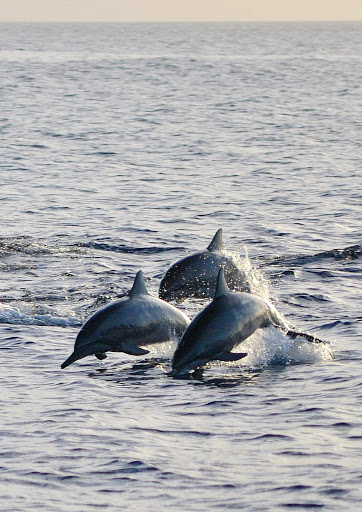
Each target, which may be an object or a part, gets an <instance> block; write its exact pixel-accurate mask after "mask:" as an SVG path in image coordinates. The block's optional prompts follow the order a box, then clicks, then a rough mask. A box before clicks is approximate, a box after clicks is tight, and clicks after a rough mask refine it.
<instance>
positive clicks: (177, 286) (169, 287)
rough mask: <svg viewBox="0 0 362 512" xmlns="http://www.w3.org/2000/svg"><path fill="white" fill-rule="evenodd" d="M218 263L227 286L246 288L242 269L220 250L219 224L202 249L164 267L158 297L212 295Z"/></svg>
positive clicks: (241, 289) (170, 298) (221, 244)
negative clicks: (212, 236) (167, 267)
mask: <svg viewBox="0 0 362 512" xmlns="http://www.w3.org/2000/svg"><path fill="white" fill-rule="evenodd" d="M221 267H222V268H224V271H225V279H226V282H227V283H228V286H229V287H230V288H231V289H233V290H238V291H249V290H250V287H249V284H248V282H247V279H246V276H245V273H244V272H243V271H242V270H241V269H239V268H238V267H237V265H236V264H235V263H234V262H233V261H232V259H231V258H230V257H229V256H228V255H227V253H226V252H225V250H224V245H223V240H222V228H220V229H219V230H218V231H217V232H216V234H215V236H214V238H213V239H212V241H211V243H210V244H209V246H208V247H207V249H206V250H205V251H201V252H197V253H194V254H191V255H190V256H186V257H185V258H182V259H181V260H179V261H177V262H176V263H175V264H174V265H172V266H171V267H170V268H169V269H168V270H167V272H166V275H165V276H164V278H163V279H162V281H161V284H160V290H159V297H160V298H161V299H163V300H178V301H181V300H184V299H186V298H188V297H197V298H205V297H206V298H207V297H212V296H213V294H214V290H215V286H216V280H217V275H218V272H219V270H220V268H221Z"/></svg>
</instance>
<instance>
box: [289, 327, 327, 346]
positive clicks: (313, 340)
mask: <svg viewBox="0 0 362 512" xmlns="http://www.w3.org/2000/svg"><path fill="white" fill-rule="evenodd" d="M286 334H287V336H289V337H290V338H291V339H292V340H294V339H295V338H296V337H297V336H301V337H302V338H305V339H306V340H307V341H310V342H311V343H328V342H327V341H324V340H321V339H319V338H316V337H315V336H313V335H312V334H307V333H306V332H297V331H291V330H290V329H288V331H287V332H286Z"/></svg>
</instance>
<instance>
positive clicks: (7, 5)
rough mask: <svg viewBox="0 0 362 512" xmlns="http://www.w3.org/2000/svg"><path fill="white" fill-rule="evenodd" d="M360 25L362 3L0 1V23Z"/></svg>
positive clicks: (334, 0)
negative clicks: (345, 22)
mask: <svg viewBox="0 0 362 512" xmlns="http://www.w3.org/2000/svg"><path fill="white" fill-rule="evenodd" d="M305 20H312V21H317V20H328V21H333V20H362V0H0V21H305Z"/></svg>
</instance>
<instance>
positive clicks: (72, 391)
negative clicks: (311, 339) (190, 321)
mask: <svg viewBox="0 0 362 512" xmlns="http://www.w3.org/2000/svg"><path fill="white" fill-rule="evenodd" d="M361 29H362V25H361V23H340V24H339V23H324V24H323V23H321V24H320V23H310V24H308V23H303V24H297V23H289V24H288V23H286V24H277V23H271V24H263V23H255V24H252V23H249V24H196V23H193V24H1V25H0V146H1V158H0V218H1V232H0V346H1V350H0V357H1V376H0V383H1V395H2V407H1V409H0V415H1V423H0V499H1V510H3V511H7V512H8V511H9V512H10V511H11V512H14V511H17V510H19V511H20V510H21V511H22V512H25V511H27V512H28V511H39V510H46V511H47V512H62V511H67V512H68V511H72V512H84V511H85V510H87V511H95V510H99V509H104V510H109V511H116V510H127V511H136V510H137V511H139V510H142V511H151V510H152V511H153V510H155V509H159V510H166V509H167V510H175V511H185V510H187V511H197V512H199V511H200V512H201V511H210V510H220V511H221V510H247V511H253V512H254V511H260V512H264V511H266V510H268V511H269V510H289V509H291V510H307V509H308V510H321V509H323V510H328V511H332V510H333V511H334V510H335V511H340V510H344V511H348V512H349V511H353V512H354V511H357V510H359V509H360V503H361V500H362V492H361V487H362V469H361V456H362V428H361V427H362V421H361V405H362V374H361V363H362V351H361V336H362V326H361V322H362V297H361V251H362V233H361V227H362V224H361V220H362V178H361V156H362V151H361V111H362V109H361V103H362V101H361V98H362V95H361V83H362V63H361V60H362V59H361V55H362V36H361V34H362V31H361ZM219 227H223V228H224V243H225V246H226V247H227V249H228V250H230V251H232V252H233V254H234V255H235V257H236V258H237V259H238V261H239V264H240V266H242V267H243V268H246V269H247V272H248V274H249V276H250V277H251V278H252V279H253V280H254V289H255V291H256V292H257V293H260V294H261V295H263V296H266V295H267V296H268V297H270V298H271V300H273V302H274V303H275V305H276V307H277V308H278V310H279V311H280V312H281V313H282V314H283V315H284V316H285V318H286V319H287V320H288V321H289V322H290V323H291V324H293V325H295V326H296V327H297V328H298V329H299V330H308V331H309V332H311V333H313V334H315V335H316V336H318V337H319V338H323V339H325V340H327V341H329V342H330V344H328V345H325V346H322V345H318V346H313V345H311V344H308V343H294V342H292V341H290V340H288V339H286V338H285V336H284V335H282V334H281V333H279V332H278V331H276V330H275V329H274V328H272V327H271V328H268V329H266V330H265V331H264V332H258V333H256V334H255V335H254V336H253V337H252V338H251V339H249V340H248V341H247V342H246V349H247V351H248V354H249V355H248V357H247V358H245V359H243V360H242V361H240V362H239V363H234V364H229V365H227V364H215V365H212V366H211V367H209V368H208V369H206V370H205V371H204V373H203V375H201V376H199V377H197V378H194V379H192V378H190V379H184V380H183V379H182V380H177V379H173V378H171V377H170V376H168V374H167V372H168V371H169V369H170V357H171V356H172V353H173V350H174V348H175V347H174V346H164V347H160V348H158V349H155V350H153V351H152V353H151V357H149V358H145V357H143V358H135V357H131V356H127V355H122V354H110V355H109V357H108V358H107V359H106V360H105V361H103V362H100V361H97V360H96V359H95V358H92V357H89V358H85V359H83V360H81V361H79V362H77V363H75V364H73V365H72V366H70V367H69V368H68V369H67V370H63V371H62V370H60V364H61V363H62V362H63V361H64V359H66V357H68V355H69V354H70V353H71V351H72V348H73V344H74V340H75V336H76V334H77V332H78V330H79V328H80V326H81V324H82V322H83V321H84V320H85V319H86V318H88V317H89V316H90V315H91V314H92V313H93V312H94V311H96V310H97V309H98V308H99V307H101V306H103V305H104V304H107V303H109V302H111V301H112V300H115V299H116V298H117V297H119V296H121V295H122V294H123V293H125V292H126V291H127V290H128V289H129V288H130V286H131V284H132V282H133V278H134V275H135V273H136V272H137V271H138V270H139V269H142V270H143V271H144V273H145V276H146V278H147V286H148V288H149V290H150V291H151V293H152V294H154V295H157V291H158V286H159V283H160V280H161V278H162V276H163V275H164V273H165V271H166V270H167V268H168V267H169V265H170V264H172V263H173V262H175V261H176V260H177V259H179V258H181V257H183V256H185V255H186V254H188V253H189V252H192V251H197V250H200V249H204V248H205V247H206V246H207V245H208V244H209V242H210V240H211V238H212V236H213V235H214V233H215V231H216V230H217V229H218V228H219ZM204 305H205V302H201V301H196V300H189V301H187V302H186V303H184V304H183V305H182V308H183V309H184V310H185V311H186V312H187V313H188V314H189V315H190V316H194V315H195V314H196V313H197V312H198V311H199V310H200V309H201V308H202V307H203V306H204Z"/></svg>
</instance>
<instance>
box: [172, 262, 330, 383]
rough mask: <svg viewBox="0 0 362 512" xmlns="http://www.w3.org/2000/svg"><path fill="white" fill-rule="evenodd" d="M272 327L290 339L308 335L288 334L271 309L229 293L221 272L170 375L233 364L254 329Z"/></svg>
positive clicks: (255, 299) (258, 300)
mask: <svg viewBox="0 0 362 512" xmlns="http://www.w3.org/2000/svg"><path fill="white" fill-rule="evenodd" d="M269 325H275V326H276V327H279V328H281V329H282V330H284V331H285V333H286V334H288V335H289V336H290V337H291V338H295V337H296V336H304V337H305V338H306V339H307V340H308V341H314V342H321V340H319V339H317V338H314V337H313V336H311V335H309V334H304V333H298V332H295V331H291V330H290V329H289V326H288V325H287V323H286V322H285V320H284V319H283V317H282V316H281V315H280V314H279V313H278V311H277V310H276V309H275V307H274V306H273V305H272V304H271V303H269V302H267V301H265V300H263V299H261V298H259V297H256V296H255V295H252V294H250V293H244V292H233V291H230V290H229V288H228V286H227V283H226V280H225V277H224V270H223V269H220V270H219V273H218V279H217V286H216V292H215V296H214V300H213V301H212V302H211V303H210V304H209V305H208V306H207V307H206V308H205V309H203V310H202V311H201V312H200V313H199V314H198V315H197V316H196V317H195V318H194V319H193V320H192V322H191V324H190V325H189V326H188V328H187V329H186V331H185V332H184V333H183V335H182V337H181V339H180V342H179V344H178V347H177V349H176V351H175V354H174V356H173V360H172V374H173V375H178V374H182V373H186V372H189V371H191V370H194V369H196V368H199V367H201V366H204V365H205V364H206V363H208V362H209V361H214V360H218V361H237V360H239V359H242V358H243V357H245V356H247V353H245V352H232V350H233V349H234V348H236V347H237V346H238V345H239V344H240V343H242V342H243V341H244V340H246V339H247V338H248V337H249V336H251V335H252V334H253V333H254V332H255V331H256V330H257V329H259V328H263V327H267V326H269Z"/></svg>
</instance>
